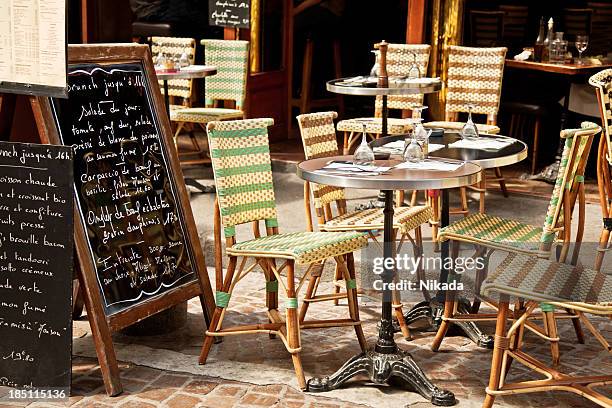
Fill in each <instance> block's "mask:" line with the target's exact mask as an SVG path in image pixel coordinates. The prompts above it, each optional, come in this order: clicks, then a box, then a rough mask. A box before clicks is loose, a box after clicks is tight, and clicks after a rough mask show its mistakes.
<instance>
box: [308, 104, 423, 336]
mask: <svg viewBox="0 0 612 408" xmlns="http://www.w3.org/2000/svg"><path fill="white" fill-rule="evenodd" d="M337 116H338V115H337V113H336V112H317V113H308V114H304V115H299V116H298V117H297V121H298V125H299V127H300V133H301V135H302V143H303V144H304V155H305V156H306V159H316V158H319V157H330V156H337V155H338V142H337V139H336V130H335V129H334V119H336V118H337ZM311 190H312V196H313V198H314V209H315V214H316V216H317V220H318V227H319V230H321V231H363V232H367V233H368V234H369V236H370V238H371V239H372V240H374V241H377V237H376V233H377V232H379V231H382V230H383V227H384V216H383V213H382V208H372V209H367V210H359V211H352V212H348V211H347V208H346V199H345V196H344V189H343V188H339V187H332V186H327V185H322V184H312V185H311V184H310V183H309V182H305V183H304V202H305V207H306V208H305V209H306V218H307V221H308V225H309V228H310V229H311V230H312V229H313V221H312V213H311V197H310V196H311ZM332 204H335V206H336V210H337V215H336V216H334V214H333V211H332ZM431 217H432V211H431V207H429V206H413V207H396V208H395V212H394V220H393V223H394V230H395V233H396V234H398V235H399V236H400V241H399V244H398V250H399V249H401V246H402V244H403V243H404V242H405V241H409V242H410V243H412V245H413V250H414V254H415V256H419V254H422V253H423V239H422V234H421V225H422V224H424V223H426V222H428V221H429V219H430V218H431ZM411 232H414V237H412V236H411V235H410V234H411ZM337 278H338V277H337ZM417 278H418V279H421V280H422V279H424V271H423V269H422V268H419V269H418V270H417ZM423 293H424V294H425V296H426V297H427V298H428V299H429V293H428V292H427V291H424V292H423ZM306 305H307V304H305V306H306ZM393 307H394V309H395V312H396V313H395V314H396V316H397V319H398V324H399V326H400V328H401V330H402V334H403V335H404V337H405V338H410V331H409V330H408V326H407V325H406V322H405V321H404V315H403V313H402V304H401V301H400V297H399V295H398V294H397V293H396V292H394V298H393Z"/></svg>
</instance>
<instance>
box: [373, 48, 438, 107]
mask: <svg viewBox="0 0 612 408" xmlns="http://www.w3.org/2000/svg"><path fill="white" fill-rule="evenodd" d="M430 50H431V46H430V45H427V44H389V48H388V50H387V73H388V74H389V76H407V75H408V73H409V71H410V67H411V66H412V63H413V61H414V58H413V56H412V54H414V55H416V63H417V65H418V67H419V70H420V71H421V76H427V66H428V65H429V52H430ZM422 104H423V94H413V95H405V96H397V95H391V96H388V97H387V107H388V108H389V109H412V108H413V107H414V106H420V105H422ZM375 116H376V117H381V116H382V96H377V97H376V103H375Z"/></svg>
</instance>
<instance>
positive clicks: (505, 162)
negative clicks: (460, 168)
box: [369, 132, 527, 169]
mask: <svg viewBox="0 0 612 408" xmlns="http://www.w3.org/2000/svg"><path fill="white" fill-rule="evenodd" d="M406 136H407V135H396V136H387V137H381V138H380V139H376V140H374V141H372V142H370V143H369V144H370V146H371V147H372V148H374V147H379V146H383V145H385V144H387V143H389V142H393V141H396V140H403V139H405V138H406ZM492 137H499V138H505V139H512V140H513V141H514V143H512V144H511V145H508V146H506V147H504V148H503V149H500V150H498V151H485V150H478V149H464V148H456V147H448V145H449V144H450V143H453V142H456V141H458V140H461V136H460V135H459V133H457V132H446V133H444V135H443V136H432V137H430V138H429V143H435V144H443V145H445V146H446V147H443V148H442V149H440V150H436V151H434V152H431V153H430V154H429V157H440V158H443V159H454V160H463V161H469V162H472V163H476V164H478V165H479V166H480V167H482V168H483V169H491V168H495V167H504V166H509V165H511V164H515V163H518V162H520V161H522V160H524V159H525V158H526V157H527V145H526V144H525V143H524V142H522V141H520V140H518V139H514V138H511V137H508V136H498V135H494V136H492Z"/></svg>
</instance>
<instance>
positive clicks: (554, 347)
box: [542, 305, 561, 366]
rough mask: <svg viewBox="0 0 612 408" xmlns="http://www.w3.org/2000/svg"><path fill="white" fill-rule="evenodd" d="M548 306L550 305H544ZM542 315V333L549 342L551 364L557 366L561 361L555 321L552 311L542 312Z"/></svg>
mask: <svg viewBox="0 0 612 408" xmlns="http://www.w3.org/2000/svg"><path fill="white" fill-rule="evenodd" d="M546 306H549V307H550V305H546ZM542 313H543V321H544V331H545V333H546V335H547V336H548V337H550V338H551V339H552V340H550V354H551V356H552V364H553V366H557V365H559V361H560V360H561V356H560V352H559V334H558V332H557V321H556V319H555V313H554V311H544V312H542Z"/></svg>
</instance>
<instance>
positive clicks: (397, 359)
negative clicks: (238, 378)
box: [307, 190, 456, 406]
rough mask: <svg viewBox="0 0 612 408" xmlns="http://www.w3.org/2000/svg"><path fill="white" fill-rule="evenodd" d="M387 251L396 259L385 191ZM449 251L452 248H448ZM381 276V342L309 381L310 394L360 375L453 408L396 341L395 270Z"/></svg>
mask: <svg viewBox="0 0 612 408" xmlns="http://www.w3.org/2000/svg"><path fill="white" fill-rule="evenodd" d="M383 195H384V203H385V208H384V219H385V221H384V225H385V228H384V238H385V244H384V250H383V255H384V257H385V258H392V257H393V253H394V246H395V242H393V191H391V190H384V191H383ZM447 251H448V245H447ZM384 264H385V270H384V272H383V273H382V275H381V278H382V280H383V285H384V286H383V289H384V290H383V301H382V315H381V319H380V327H379V331H378V340H377V341H376V345H375V346H374V349H373V350H368V351H366V352H364V353H361V354H359V355H357V356H355V357H353V358H351V359H350V360H349V361H347V362H346V363H345V364H344V365H343V366H342V367H341V368H340V369H339V370H338V371H336V372H335V373H334V374H332V375H331V376H329V377H322V378H319V377H315V378H311V379H310V380H308V384H307V391H309V392H324V391H331V390H334V389H336V388H338V387H340V386H341V385H342V384H344V383H345V382H346V381H348V380H350V379H351V378H353V377H355V376H356V375H359V374H365V375H367V376H369V378H370V381H372V382H373V383H375V384H388V385H400V384H401V383H402V382H403V383H404V384H403V385H404V386H407V389H411V390H414V391H416V392H418V393H419V394H421V395H422V396H423V397H425V398H427V399H428V400H430V401H431V403H432V404H434V405H440V406H451V405H455V404H456V400H455V396H454V395H453V393H452V392H450V391H446V390H442V389H440V388H438V387H436V386H435V385H434V384H433V383H432V382H431V381H430V380H429V379H428V378H427V376H426V375H425V373H424V372H423V370H421V369H420V367H419V366H418V365H417V363H416V362H415V361H414V359H413V358H412V356H411V355H410V353H408V352H406V351H403V350H401V349H400V348H399V347H398V346H397V344H395V340H394V339H393V319H392V310H391V309H392V305H391V291H390V290H389V286H388V285H389V284H390V283H392V282H393V276H394V274H395V269H394V268H386V262H385V263H384Z"/></svg>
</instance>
